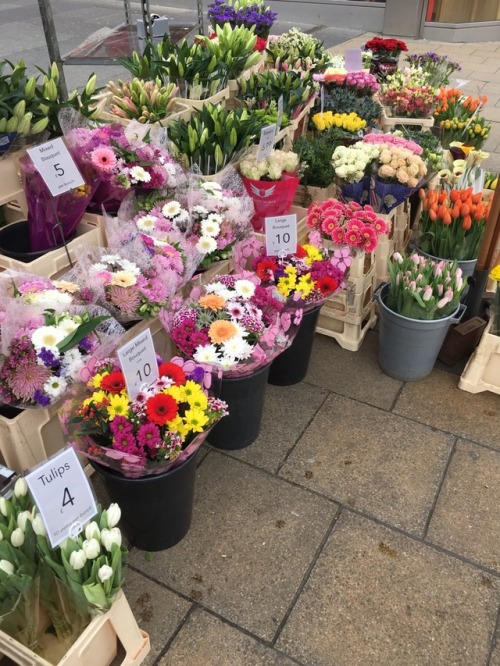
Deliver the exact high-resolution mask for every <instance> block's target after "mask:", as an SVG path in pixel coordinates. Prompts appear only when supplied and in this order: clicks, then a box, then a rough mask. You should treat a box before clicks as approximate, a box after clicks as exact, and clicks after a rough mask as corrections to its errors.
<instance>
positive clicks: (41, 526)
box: [31, 513, 47, 536]
mask: <svg viewBox="0 0 500 666" xmlns="http://www.w3.org/2000/svg"><path fill="white" fill-rule="evenodd" d="M31 524H32V525H33V532H34V533H35V534H38V536H47V528H46V527H45V523H44V522H43V518H42V516H41V515H40V514H39V513H37V514H36V516H35V517H34V518H33V520H32V523H31Z"/></svg>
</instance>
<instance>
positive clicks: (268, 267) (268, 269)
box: [255, 259, 276, 280]
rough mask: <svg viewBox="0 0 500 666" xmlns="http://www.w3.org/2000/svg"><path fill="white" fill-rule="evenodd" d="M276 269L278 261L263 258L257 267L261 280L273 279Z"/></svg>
mask: <svg viewBox="0 0 500 666" xmlns="http://www.w3.org/2000/svg"><path fill="white" fill-rule="evenodd" d="M275 270H276V262H275V261H273V260H272V259H262V261H259V263H258V264H257V266H256V267H255V272H256V273H257V275H258V277H259V278H260V279H261V280H272V279H273V278H274V271H275Z"/></svg>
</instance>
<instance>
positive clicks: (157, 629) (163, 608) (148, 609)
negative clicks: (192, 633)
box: [89, 569, 192, 666]
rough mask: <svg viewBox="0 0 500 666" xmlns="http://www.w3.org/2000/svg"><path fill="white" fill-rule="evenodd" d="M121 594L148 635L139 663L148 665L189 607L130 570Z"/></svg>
mask: <svg viewBox="0 0 500 666" xmlns="http://www.w3.org/2000/svg"><path fill="white" fill-rule="evenodd" d="M124 591H125V594H126V595H127V599H128V602H129V604H130V606H131V607H132V608H133V609H134V615H135V619H136V620H137V623H138V625H139V627H140V628H141V629H143V630H144V631H147V633H148V634H149V639H150V641H151V651H150V652H149V654H148V656H147V657H146V659H145V661H143V662H142V664H143V666H151V665H152V664H154V662H155V661H156V659H157V658H158V656H159V654H160V652H161V651H162V650H163V648H164V647H165V644H166V643H167V642H168V641H169V640H170V638H171V636H173V634H174V633H175V631H176V630H177V628H178V626H179V624H180V623H181V621H182V620H183V619H184V618H185V617H186V615H187V612H188V611H189V609H190V608H191V605H192V604H191V603H190V602H188V601H186V600H185V599H182V598H181V597H179V596H178V595H177V594H174V593H173V592H170V591H169V590H166V589H165V588H164V587H162V586H161V585H158V584H157V583H153V582H152V581H150V580H149V579H147V578H145V577H144V576H142V575H141V574H139V573H137V572H135V571H132V570H131V569H128V570H127V572H126V579H125V585H124ZM89 666H90V665H89Z"/></svg>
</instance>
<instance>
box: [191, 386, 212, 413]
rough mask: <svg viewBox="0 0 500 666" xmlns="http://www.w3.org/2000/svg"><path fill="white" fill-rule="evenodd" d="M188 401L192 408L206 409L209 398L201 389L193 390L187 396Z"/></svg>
mask: <svg viewBox="0 0 500 666" xmlns="http://www.w3.org/2000/svg"><path fill="white" fill-rule="evenodd" d="M187 403H188V405H189V406H190V407H191V409H193V408H197V409H201V410H203V411H205V410H206V409H207V407H208V398H207V396H206V395H205V394H204V393H203V391H202V390H201V389H200V390H199V391H198V392H193V393H192V394H191V395H189V396H187Z"/></svg>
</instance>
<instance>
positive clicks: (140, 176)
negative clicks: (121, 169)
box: [129, 166, 151, 183]
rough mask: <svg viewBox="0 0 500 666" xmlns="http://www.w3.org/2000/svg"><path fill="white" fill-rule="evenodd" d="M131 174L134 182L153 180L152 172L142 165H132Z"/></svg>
mask: <svg viewBox="0 0 500 666" xmlns="http://www.w3.org/2000/svg"><path fill="white" fill-rule="evenodd" d="M129 175H130V179H131V180H132V182H133V183H149V181H150V180H151V174H150V173H148V172H147V171H146V170H145V169H143V168H142V167H141V166H134V167H132V168H131V169H130V173H129Z"/></svg>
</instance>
